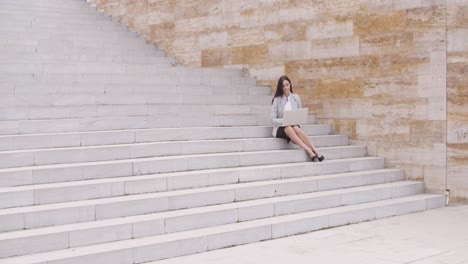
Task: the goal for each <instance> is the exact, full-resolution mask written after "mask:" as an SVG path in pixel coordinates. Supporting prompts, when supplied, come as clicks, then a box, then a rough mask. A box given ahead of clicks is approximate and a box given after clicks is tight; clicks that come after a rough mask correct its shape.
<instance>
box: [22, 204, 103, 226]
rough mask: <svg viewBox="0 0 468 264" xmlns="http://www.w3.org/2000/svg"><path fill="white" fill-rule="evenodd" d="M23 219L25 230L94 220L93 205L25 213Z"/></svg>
mask: <svg viewBox="0 0 468 264" xmlns="http://www.w3.org/2000/svg"><path fill="white" fill-rule="evenodd" d="M23 217H24V227H25V228H26V229H30V228H38V227H46V226H54V225H65V224H73V223H79V222H87V221H94V220H96V217H95V210H94V206H93V205H88V206H77V207H71V208H58V209H56V210H42V211H32V212H26V213H24V216H23Z"/></svg>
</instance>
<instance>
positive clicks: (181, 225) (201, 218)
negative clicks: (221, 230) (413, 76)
mask: <svg viewBox="0 0 468 264" xmlns="http://www.w3.org/2000/svg"><path fill="white" fill-rule="evenodd" d="M237 219H238V217H237V210H236V209H229V210H222V211H216V212H205V213H203V212H201V213H198V214H191V215H190V214H188V215H182V216H177V217H170V218H167V219H166V223H165V226H166V232H167V233H173V232H180V231H185V230H193V229H198V228H203V227H211V226H219V225H225V224H232V223H236V222H237Z"/></svg>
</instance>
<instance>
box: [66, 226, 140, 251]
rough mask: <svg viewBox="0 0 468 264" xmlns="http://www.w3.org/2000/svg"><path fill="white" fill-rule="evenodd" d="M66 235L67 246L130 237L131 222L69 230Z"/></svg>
mask: <svg viewBox="0 0 468 264" xmlns="http://www.w3.org/2000/svg"><path fill="white" fill-rule="evenodd" d="M68 237H69V238H68V240H69V242H68V243H69V245H68V246H69V247H81V246H86V245H94V244H99V243H105V242H112V241H120V240H127V239H132V238H133V236H132V224H123V225H112V226H101V227H99V228H93V229H85V230H76V231H71V232H69V234H68Z"/></svg>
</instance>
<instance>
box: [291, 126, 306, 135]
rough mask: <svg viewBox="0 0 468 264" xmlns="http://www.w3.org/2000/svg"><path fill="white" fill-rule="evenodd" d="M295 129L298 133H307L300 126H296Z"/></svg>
mask: <svg viewBox="0 0 468 264" xmlns="http://www.w3.org/2000/svg"><path fill="white" fill-rule="evenodd" d="M293 129H294V132H296V134H299V135H304V134H305V133H304V131H303V130H302V129H301V128H300V127H298V126H294V127H293Z"/></svg>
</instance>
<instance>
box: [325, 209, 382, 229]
mask: <svg viewBox="0 0 468 264" xmlns="http://www.w3.org/2000/svg"><path fill="white" fill-rule="evenodd" d="M375 218H378V217H376V213H375V209H373V208H365V209H356V210H352V211H344V212H338V213H335V214H332V215H330V216H329V223H328V226H330V227H334V226H343V225H349V224H355V223H360V222H365V221H370V220H373V219H375Z"/></svg>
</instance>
